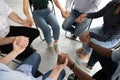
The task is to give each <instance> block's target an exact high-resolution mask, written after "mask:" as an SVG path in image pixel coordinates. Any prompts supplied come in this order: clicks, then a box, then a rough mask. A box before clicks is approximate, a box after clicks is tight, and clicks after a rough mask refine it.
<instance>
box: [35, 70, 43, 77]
mask: <svg viewBox="0 0 120 80" xmlns="http://www.w3.org/2000/svg"><path fill="white" fill-rule="evenodd" d="M41 75H43V73H42V72H40V71H38V70H37V72H36V73H35V75H34V77H35V78H37V77H39V76H41Z"/></svg>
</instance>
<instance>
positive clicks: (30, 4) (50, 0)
mask: <svg viewBox="0 0 120 80" xmlns="http://www.w3.org/2000/svg"><path fill="white" fill-rule="evenodd" d="M49 2H51V4H52V11H53V13H54V15H56V14H55V7H54V4H53V0H49ZM29 6H30V10H31V13H32V12H33V4H32V2H31V0H29ZM35 27H36V28H37V30H39V27H38V26H37V25H36V24H35ZM51 37H52V36H51ZM40 39H41V40H42V41H45V39H44V38H42V36H41V33H40Z"/></svg>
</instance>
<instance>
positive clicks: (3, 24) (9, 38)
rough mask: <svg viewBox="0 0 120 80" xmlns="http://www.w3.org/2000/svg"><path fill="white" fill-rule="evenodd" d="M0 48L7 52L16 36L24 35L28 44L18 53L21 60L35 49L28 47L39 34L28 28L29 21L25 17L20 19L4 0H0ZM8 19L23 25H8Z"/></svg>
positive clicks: (11, 47) (35, 30)
mask: <svg viewBox="0 0 120 80" xmlns="http://www.w3.org/2000/svg"><path fill="white" fill-rule="evenodd" d="M0 5H1V8H2V9H1V10H0V50H1V52H2V53H9V52H10V51H11V50H12V49H13V46H12V43H13V41H14V40H15V38H16V37H19V36H26V37H28V38H29V45H28V46H27V48H26V49H25V51H23V52H22V54H20V55H18V57H17V59H19V60H23V59H25V58H26V57H28V56H29V55H31V53H32V52H34V51H35V50H34V49H33V48H32V47H30V46H31V43H32V41H33V40H34V39H35V38H36V37H38V36H39V31H38V30H37V29H34V28H29V27H30V26H31V23H30V22H28V20H27V19H25V20H23V19H21V18H20V17H19V16H18V15H17V14H16V13H15V12H14V11H13V10H12V9H11V8H10V7H9V6H8V5H7V4H6V2H5V1H4V0H0ZM8 19H10V20H12V21H14V22H16V23H19V24H20V25H23V26H13V25H10V24H9V22H8Z"/></svg>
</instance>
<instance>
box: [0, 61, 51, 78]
mask: <svg viewBox="0 0 120 80" xmlns="http://www.w3.org/2000/svg"><path fill="white" fill-rule="evenodd" d="M31 71H32V66H31V65H28V64H24V65H21V66H19V67H18V68H17V69H16V70H12V69H10V68H9V67H8V66H6V65H4V64H2V63H0V80H42V76H40V77H38V78H34V77H33V76H32V74H31ZM45 80H53V79H51V78H46V79H45Z"/></svg>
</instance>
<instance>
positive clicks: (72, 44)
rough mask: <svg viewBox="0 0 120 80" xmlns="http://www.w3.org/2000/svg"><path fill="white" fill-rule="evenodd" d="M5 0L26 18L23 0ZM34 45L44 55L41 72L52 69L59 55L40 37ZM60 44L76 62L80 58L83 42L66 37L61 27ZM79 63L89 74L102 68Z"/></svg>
mask: <svg viewBox="0 0 120 80" xmlns="http://www.w3.org/2000/svg"><path fill="white" fill-rule="evenodd" d="M5 1H6V2H7V3H8V5H9V6H10V7H12V8H13V10H14V11H15V12H16V13H18V15H20V17H22V18H25V16H24V14H23V11H22V0H5ZM65 1H66V0H65ZM65 1H63V0H60V2H61V3H62V5H63V6H64V5H65ZM108 1H110V0H102V2H101V6H100V8H102V7H103V6H104V5H105V4H106V3H107V2H108ZM55 10H56V17H57V19H58V22H59V24H60V26H61V25H62V22H63V20H64V19H63V18H62V17H61V14H60V12H59V10H58V9H57V8H55ZM98 22H99V23H98ZM10 23H11V24H14V25H18V24H16V23H14V22H12V21H10ZM101 24H102V19H97V20H93V23H92V25H91V27H95V26H98V25H101ZM32 45H33V46H34V48H35V49H37V51H38V53H40V55H41V57H42V61H41V64H40V66H39V70H40V71H41V72H43V73H45V72H47V71H48V70H50V69H52V68H53V66H54V64H55V63H56V59H57V55H56V54H54V55H51V54H50V53H49V51H48V50H47V45H46V43H45V41H41V40H40V38H39V37H38V38H37V39H36V40H34V42H33V43H32ZM59 46H60V50H61V52H65V53H68V54H69V55H70V57H71V58H72V59H73V60H74V61H75V62H76V60H77V59H78V57H77V56H76V49H78V48H79V47H81V43H80V42H77V41H73V40H70V39H68V38H66V37H65V31H63V29H62V28H61V34H60V40H59ZM76 64H77V62H76ZM77 65H78V66H79V67H80V68H81V69H82V70H83V71H85V72H86V73H88V74H89V75H93V74H94V73H95V72H96V71H98V70H99V69H100V68H101V66H100V64H99V63H97V64H96V65H95V66H94V68H93V70H92V71H90V70H88V69H87V68H86V64H85V63H81V64H77ZM65 70H66V73H67V76H68V75H69V74H70V73H71V72H72V71H70V70H69V69H68V68H66V69H65ZM67 76H66V77H65V79H64V80H67Z"/></svg>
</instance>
